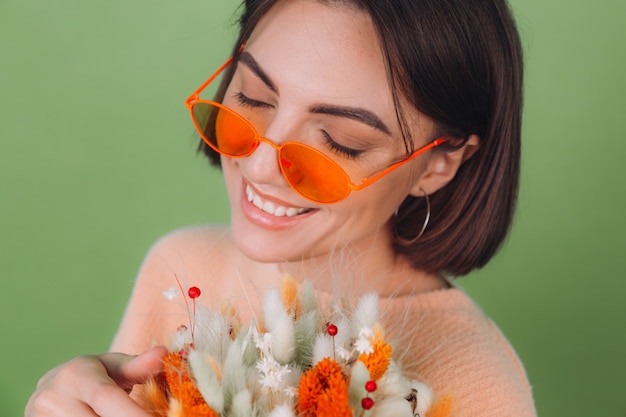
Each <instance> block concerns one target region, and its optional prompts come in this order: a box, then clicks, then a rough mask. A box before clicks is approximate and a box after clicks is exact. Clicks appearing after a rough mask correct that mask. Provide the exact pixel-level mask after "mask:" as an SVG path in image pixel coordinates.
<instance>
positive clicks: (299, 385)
mask: <svg viewBox="0 0 626 417" xmlns="http://www.w3.org/2000/svg"><path fill="white" fill-rule="evenodd" d="M179 290H180V292H181V293H182V295H183V296H184V298H185V304H186V305H187V309H188V314H189V318H190V319H189V325H188V326H187V325H184V326H181V327H180V328H179V329H178V331H177V332H176V334H175V336H174V338H173V341H172V344H171V350H170V352H169V354H168V355H167V356H166V357H165V359H164V372H163V373H162V374H161V375H160V376H159V377H157V378H154V379H152V380H150V381H148V382H147V383H146V384H145V387H144V390H143V391H142V393H141V395H140V398H139V401H140V402H141V403H142V404H143V406H144V407H145V408H146V409H147V410H149V411H150V412H152V414H153V415H154V416H158V417H217V416H229V417H257V416H270V417H313V416H329V417H334V416H337V417H339V416H341V417H349V416H350V417H351V416H372V417H377V416H380V417H382V416H385V417H388V416H397V417H404V416H407V417H414V416H420V417H445V416H448V415H449V413H450V409H451V402H450V400H449V398H447V397H444V398H443V399H441V400H440V401H435V398H434V394H433V392H432V390H431V389H430V388H429V387H428V386H427V385H426V384H424V383H422V382H419V381H415V380H412V379H409V378H408V377H406V376H405V375H404V374H403V372H402V369H401V368H400V366H399V365H398V364H397V363H396V362H395V361H394V359H393V355H392V354H393V347H392V344H391V343H390V342H389V341H388V340H386V339H385V331H384V329H383V327H382V325H381V324H380V320H379V312H378V301H379V300H378V296H377V295H376V294H373V293H372V294H366V295H364V296H363V297H361V298H360V299H359V301H358V302H357V304H356V307H355V308H354V309H352V310H346V309H343V308H341V306H339V305H333V306H332V307H331V308H330V309H329V311H328V312H327V313H326V314H322V312H321V311H320V310H321V309H320V308H319V307H318V303H317V300H316V297H315V293H314V290H313V288H312V286H311V285H310V284H308V283H305V284H304V285H303V286H302V288H301V289H299V288H298V286H297V285H296V283H295V282H294V281H293V280H292V279H290V278H285V279H284V281H283V284H282V287H281V288H280V289H277V290H270V291H269V292H268V293H267V294H266V296H265V298H264V302H263V318H262V320H259V322H252V323H251V325H250V327H247V328H246V327H243V326H242V325H241V323H240V322H239V319H238V318H237V315H236V312H235V311H233V310H232V309H230V308H226V309H224V310H223V311H221V312H212V311H207V310H204V309H200V308H198V309H196V299H197V298H198V297H199V296H200V294H201V291H200V289H199V288H197V287H191V288H189V289H188V290H187V291H186V292H185V291H184V290H183V287H182V286H181V285H180V283H179V289H178V290H177V289H170V290H169V291H166V292H165V293H164V295H165V296H166V297H168V298H174V297H175V296H176V293H178V292H179Z"/></svg>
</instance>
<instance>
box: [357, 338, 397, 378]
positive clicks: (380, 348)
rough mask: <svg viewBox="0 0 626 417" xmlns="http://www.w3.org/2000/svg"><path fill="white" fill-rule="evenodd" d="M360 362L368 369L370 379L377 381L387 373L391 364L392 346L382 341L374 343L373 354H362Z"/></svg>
mask: <svg viewBox="0 0 626 417" xmlns="http://www.w3.org/2000/svg"><path fill="white" fill-rule="evenodd" d="M359 360H360V361H361V362H363V364H364V365H365V366H366V367H367V370H368V371H369V373H370V377H371V378H372V379H373V380H374V381H376V380H377V379H378V378H380V377H381V376H383V375H384V373H385V372H387V368H388V367H389V363H390V362H391V345H389V344H387V343H385V342H383V341H382V340H381V341H378V342H375V343H374V351H373V352H372V353H362V354H361V356H359Z"/></svg>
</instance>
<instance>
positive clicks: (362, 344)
mask: <svg viewBox="0 0 626 417" xmlns="http://www.w3.org/2000/svg"><path fill="white" fill-rule="evenodd" d="M372 336H374V331H373V330H372V329H371V328H370V327H361V329H360V330H359V338H358V339H357V340H356V342H354V348H355V349H356V350H357V351H358V352H359V353H361V354H363V353H366V354H369V353H372V352H374V346H372V342H371V338H372Z"/></svg>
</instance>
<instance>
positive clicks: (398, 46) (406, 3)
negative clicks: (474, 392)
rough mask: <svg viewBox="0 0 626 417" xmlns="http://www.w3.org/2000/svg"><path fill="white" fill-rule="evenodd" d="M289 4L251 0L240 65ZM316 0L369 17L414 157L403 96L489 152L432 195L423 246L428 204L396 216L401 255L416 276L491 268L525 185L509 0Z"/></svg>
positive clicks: (417, 202)
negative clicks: (249, 44)
mask: <svg viewBox="0 0 626 417" xmlns="http://www.w3.org/2000/svg"><path fill="white" fill-rule="evenodd" d="M279 1H284V0H246V1H245V3H244V5H243V7H244V8H243V13H242V16H241V18H240V21H239V23H240V31H239V37H238V39H237V41H236V43H235V45H234V47H233V50H232V55H233V58H234V61H233V62H237V59H238V55H239V51H240V50H241V47H242V45H243V44H244V43H245V42H246V40H247V39H248V38H249V37H250V35H251V33H252V31H253V30H254V28H255V26H256V24H257V23H258V22H259V20H260V19H261V18H262V17H263V16H264V15H265V14H266V13H267V11H268V10H269V9H270V8H271V7H272V6H273V5H274V4H276V3H277V2H279ZM287 1H288V0H287ZM316 1H320V2H322V3H326V4H332V5H336V6H350V7H353V8H355V9H357V10H360V11H364V12H366V13H368V14H369V16H370V18H371V20H372V22H373V25H374V27H375V30H376V31H377V34H378V37H379V39H380V44H381V48H382V51H383V56H384V57H385V60H386V67H387V72H388V76H389V84H390V88H391V91H392V94H393V97H394V100H395V103H396V114H397V117H398V120H399V122H400V125H401V126H402V131H403V136H404V141H405V144H406V148H407V152H410V151H411V149H412V146H413V144H412V141H411V139H410V136H409V134H408V131H409V129H408V128H407V122H406V118H405V117H403V111H402V108H401V106H400V102H401V98H403V99H405V100H408V102H409V103H410V104H412V105H413V106H414V107H415V109H417V110H418V111H419V112H421V113H423V114H425V115H426V116H429V117H430V118H431V119H433V120H434V122H435V124H436V126H437V129H438V133H440V134H441V135H451V136H455V137H459V138H467V137H469V136H470V135H472V134H477V135H478V136H479V137H480V139H481V145H480V149H479V150H478V151H477V152H476V153H475V154H474V156H472V158H470V159H469V160H468V161H466V162H465V163H464V164H463V165H462V166H461V167H460V169H459V171H458V172H457V175H456V176H455V178H454V179H453V180H452V181H451V182H450V183H449V184H447V185H446V186H445V187H443V188H442V189H440V190H439V191H437V192H435V193H433V194H432V195H430V205H431V216H430V222H429V224H428V228H427V229H426V231H425V233H424V234H423V235H422V236H421V237H420V238H419V239H417V241H415V242H413V243H407V241H408V240H410V239H411V237H412V236H416V235H417V234H418V233H419V231H420V230H421V228H422V225H423V223H424V219H425V217H426V215H427V205H426V201H425V199H424V198H421V197H412V196H409V197H407V198H406V200H405V201H404V202H403V203H402V205H401V206H400V208H399V210H398V213H397V215H396V216H395V218H394V219H393V228H394V231H395V234H394V236H396V239H395V241H394V243H393V244H394V249H395V251H396V253H399V254H403V255H406V256H407V257H408V258H409V259H410V260H411V262H412V265H413V267H414V268H416V269H421V270H425V271H427V272H432V273H446V274H448V275H451V276H461V275H465V274H467V273H469V272H470V271H472V270H473V269H475V268H480V267H482V266H484V265H485V264H486V263H487V262H488V261H489V260H490V259H491V257H492V256H493V255H494V254H495V253H496V252H497V250H498V249H499V248H500V246H501V245H502V243H503V241H504V240H505V238H506V236H507V234H508V232H509V229H510V227H511V223H512V219H513V214H514V211H515V205H516V201H517V193H518V186H519V169H520V153H521V150H520V148H521V144H520V139H521V118H522V115H521V113H522V83H523V62H522V51H521V44H520V39H519V35H518V32H517V29H516V25H515V22H514V20H513V17H512V14H511V11H510V10H509V7H508V5H507V4H506V0H316ZM235 67H236V65H231V66H230V67H229V68H228V69H227V71H226V73H225V75H224V78H223V80H222V82H221V84H220V87H219V89H218V92H217V94H216V97H215V100H216V101H219V102H221V101H222V99H223V97H224V94H225V91H226V89H227V87H228V84H229V83H230V81H231V79H232V77H233V74H234V70H235ZM207 128H208V129H207V130H208V131H212V126H208V127H207ZM457 145H459V144H457ZM460 145H462V143H460ZM457 147H458V146H457ZM440 148H443V146H442V147H440ZM453 149H454V148H452V149H451V147H448V149H440V150H438V151H440V152H449V151H451V150H453ZM435 150H437V148H436V149H435ZM200 151H201V152H203V153H205V154H206V155H207V156H208V157H209V159H210V160H211V161H212V163H213V164H215V165H218V166H219V163H220V160H219V155H218V154H217V153H215V152H214V151H213V150H211V148H209V147H208V146H207V145H205V144H204V142H201V144H200Z"/></svg>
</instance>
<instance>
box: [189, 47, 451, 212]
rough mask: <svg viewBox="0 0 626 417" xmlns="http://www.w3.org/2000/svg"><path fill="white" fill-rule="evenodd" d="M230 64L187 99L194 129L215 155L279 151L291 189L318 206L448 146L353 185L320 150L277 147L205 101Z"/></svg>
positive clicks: (225, 110)
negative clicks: (267, 148)
mask: <svg viewBox="0 0 626 417" xmlns="http://www.w3.org/2000/svg"><path fill="white" fill-rule="evenodd" d="M231 62H232V57H231V58H229V59H228V60H227V61H226V62H225V63H224V64H223V65H222V66H221V67H220V68H219V69H218V70H217V71H216V72H215V73H214V74H213V75H211V76H210V77H209V79H208V80H206V81H205V82H204V83H203V84H202V85H201V86H200V87H199V88H198V89H197V90H196V91H194V92H193V93H192V94H191V95H190V96H189V98H188V99H187V100H185V106H186V107H187V108H188V109H189V110H190V112H191V119H192V120H193V124H194V126H195V127H196V130H197V131H198V133H199V134H200V136H201V137H202V139H203V140H204V142H206V144H207V145H209V146H210V147H211V148H212V149H213V150H214V151H216V152H217V153H219V154H221V155H225V156H228V157H231V158H243V157H246V156H249V155H251V154H252V153H253V152H254V151H255V149H256V148H258V147H259V145H260V144H261V142H265V143H267V144H269V145H270V146H272V147H273V148H274V149H276V150H277V154H278V165H279V166H280V170H281V172H282V174H283V176H284V178H285V180H286V181H287V183H288V184H289V186H290V187H291V188H293V189H294V190H295V191H296V192H297V193H298V194H300V195H301V196H302V197H304V198H306V199H308V200H310V201H313V202H315V203H322V204H331V203H337V202H339V201H341V200H343V199H345V198H346V197H348V195H349V194H350V192H351V191H358V190H362V189H363V188H365V187H367V186H368V185H370V184H372V183H373V182H375V181H377V180H379V179H380V178H382V177H384V176H385V175H387V174H389V173H390V172H391V171H393V170H395V169H396V168H399V167H401V166H402V165H404V164H406V163H407V162H409V161H411V160H413V159H414V158H416V157H417V156H419V155H421V154H422V153H424V152H426V151H427V150H429V149H431V148H434V147H436V146H439V145H441V144H443V143H445V142H446V141H447V139H446V138H445V137H443V138H437V139H435V140H433V141H432V142H429V143H428V144H426V145H425V146H422V147H421V148H419V149H418V150H416V151H415V152H413V153H412V154H411V155H409V156H408V157H407V158H405V159H403V160H402V161H400V162H397V163H395V164H393V165H391V166H389V167H388V168H386V169H384V170H383V171H381V172H379V173H377V174H375V175H373V176H371V177H367V178H364V179H363V180H362V182H361V183H360V184H354V183H352V182H351V180H350V177H349V176H348V174H347V173H346V172H345V171H344V169H343V168H341V166H339V165H338V164H337V163H336V162H335V161H333V160H332V159H331V158H329V157H328V156H326V155H325V154H324V153H322V152H321V151H319V150H317V149H315V148H313V147H311V146H309V145H306V144H304V143H300V142H285V143H282V144H280V145H278V144H276V143H274V142H272V141H271V140H270V139H267V138H265V137H263V136H261V135H260V134H259V133H258V132H257V130H256V128H255V127H254V126H253V125H252V124H251V123H250V122H249V121H248V120H246V119H245V118H244V117H243V116H241V115H240V114H238V113H237V112H235V111H234V110H232V109H229V108H228V107H226V106H224V105H223V104H221V103H217V102H215V101H210V100H201V99H200V93H201V92H202V90H204V89H205V88H206V87H207V86H208V85H209V84H210V83H211V82H212V81H213V80H214V79H215V78H216V77H217V76H218V75H219V74H220V73H221V72H222V71H223V70H224V68H226V67H227V66H228V65H229V64H230V63H231ZM212 129H213V131H212V132H211V130H212Z"/></svg>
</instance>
